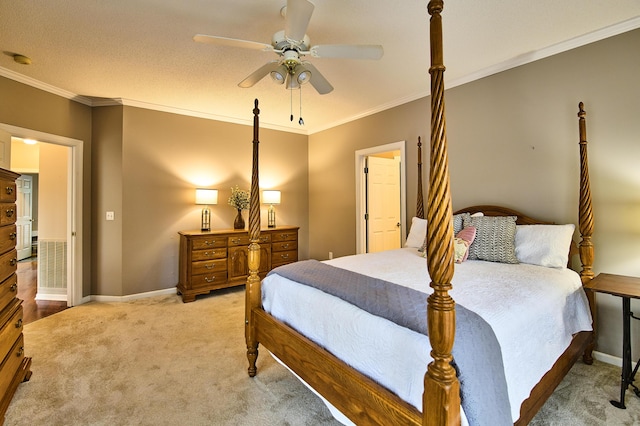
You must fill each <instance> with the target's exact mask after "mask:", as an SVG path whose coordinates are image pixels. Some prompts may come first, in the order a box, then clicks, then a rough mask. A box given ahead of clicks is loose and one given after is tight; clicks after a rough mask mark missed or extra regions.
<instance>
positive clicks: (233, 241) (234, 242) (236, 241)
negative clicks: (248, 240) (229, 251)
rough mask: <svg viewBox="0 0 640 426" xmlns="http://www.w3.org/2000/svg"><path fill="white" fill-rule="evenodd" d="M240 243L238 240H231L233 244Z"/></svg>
mask: <svg viewBox="0 0 640 426" xmlns="http://www.w3.org/2000/svg"><path fill="white" fill-rule="evenodd" d="M241 241H242V240H241V239H240V238H234V239H233V240H231V242H232V243H233V244H240V242H241Z"/></svg>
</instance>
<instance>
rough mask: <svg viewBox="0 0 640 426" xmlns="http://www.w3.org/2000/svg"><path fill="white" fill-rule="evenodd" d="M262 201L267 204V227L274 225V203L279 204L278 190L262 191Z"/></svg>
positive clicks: (273, 226)
mask: <svg viewBox="0 0 640 426" xmlns="http://www.w3.org/2000/svg"><path fill="white" fill-rule="evenodd" d="M262 203H263V204H269V216H268V220H267V223H268V227H269V228H275V227H276V209H275V208H274V207H273V206H274V204H280V191H262Z"/></svg>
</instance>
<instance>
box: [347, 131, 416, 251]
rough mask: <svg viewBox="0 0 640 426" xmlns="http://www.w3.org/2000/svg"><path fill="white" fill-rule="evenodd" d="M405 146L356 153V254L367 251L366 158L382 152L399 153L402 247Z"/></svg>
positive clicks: (402, 235)
mask: <svg viewBox="0 0 640 426" xmlns="http://www.w3.org/2000/svg"><path fill="white" fill-rule="evenodd" d="M406 145H407V141H399V142H392V143H388V144H385V145H379V146H374V147H372V148H366V149H360V150H357V151H356V154H355V156H356V254H362V253H365V252H366V250H367V241H366V239H367V224H366V221H365V219H364V213H365V212H366V211H367V200H366V193H367V190H366V181H365V176H364V167H365V164H366V158H367V157H368V156H369V155H373V154H380V153H382V152H389V151H400V239H401V246H404V243H405V241H406V235H407V231H406V229H407V225H406V215H407V169H406V163H407V162H406V158H407V155H406Z"/></svg>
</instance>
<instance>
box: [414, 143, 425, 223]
mask: <svg viewBox="0 0 640 426" xmlns="http://www.w3.org/2000/svg"><path fill="white" fill-rule="evenodd" d="M416 217H419V218H420V219H424V196H423V191H422V140H421V139H420V136H418V198H417V199H416Z"/></svg>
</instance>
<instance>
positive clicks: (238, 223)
mask: <svg viewBox="0 0 640 426" xmlns="http://www.w3.org/2000/svg"><path fill="white" fill-rule="evenodd" d="M233 229H244V218H243V217H242V210H240V209H238V215H237V216H236V220H234V221H233Z"/></svg>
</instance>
